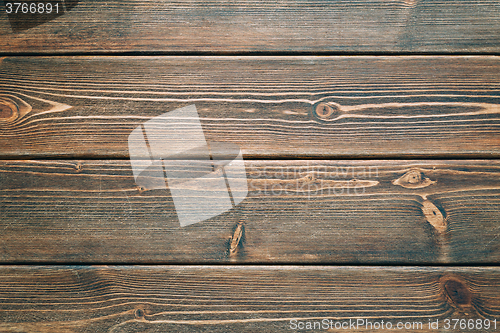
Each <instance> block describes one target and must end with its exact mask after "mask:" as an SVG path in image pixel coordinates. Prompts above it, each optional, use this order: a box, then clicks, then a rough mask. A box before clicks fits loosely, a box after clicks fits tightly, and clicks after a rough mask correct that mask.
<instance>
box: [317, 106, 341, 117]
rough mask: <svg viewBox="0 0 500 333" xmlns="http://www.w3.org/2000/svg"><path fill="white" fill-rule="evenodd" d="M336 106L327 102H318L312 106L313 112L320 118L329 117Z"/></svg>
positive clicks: (335, 109)
mask: <svg viewBox="0 0 500 333" xmlns="http://www.w3.org/2000/svg"><path fill="white" fill-rule="evenodd" d="M336 111H338V110H337V108H336V107H334V106H332V105H330V104H327V103H319V104H318V105H316V107H315V108H314V114H315V115H316V116H317V117H318V118H320V119H323V120H325V119H331V118H332V116H333V114H334V113H336Z"/></svg>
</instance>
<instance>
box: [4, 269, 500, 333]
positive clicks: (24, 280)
mask: <svg viewBox="0 0 500 333" xmlns="http://www.w3.org/2000/svg"><path fill="white" fill-rule="evenodd" d="M498 274H499V272H498V268H464V267H461V268H458V267H455V268H452V267H449V268H445V267H441V268H418V267H399V268H398V267H384V268H380V267H343V266H338V267H331V266H330V267H328V266H316V267H300V266H286V267H280V266H240V267H238V266H155V267H144V266H135V267H123V266H121V267H120V266H91V267H86V266H77V267H74V266H73V267H66V266H59V267H51V266H44V267H37V268H36V269H33V268H31V269H29V268H26V267H11V266H5V267H3V269H2V275H1V276H0V283H1V285H2V288H1V291H0V297H1V298H2V300H3V301H2V303H1V304H0V308H1V309H2V311H0V317H1V318H2V323H0V330H1V331H3V332H52V331H53V329H54V328H57V330H58V331H59V332H172V331H174V332H192V331H199V332H255V331H258V332H281V331H283V332H285V331H290V330H292V329H294V327H295V329H294V330H295V331H296V330H297V327H299V325H302V327H305V325H307V324H306V323H308V322H309V323H310V325H314V322H320V323H321V322H323V321H324V320H325V319H326V320H327V325H328V326H329V325H333V326H329V327H330V328H331V327H333V330H335V325H336V323H337V322H339V323H340V324H342V323H344V322H348V323H349V320H351V324H349V327H350V329H348V330H346V331H351V332H373V331H374V329H373V327H377V325H378V327H379V329H380V327H381V326H380V325H382V322H384V325H385V326H384V328H386V327H388V326H387V325H389V324H390V325H393V326H392V327H393V329H396V327H397V325H398V324H399V323H401V324H399V325H407V326H406V329H403V330H402V331H411V332H434V331H438V330H436V329H429V322H432V323H436V322H437V324H438V325H439V327H440V330H441V331H448V330H446V329H444V328H445V327H446V325H447V320H449V321H450V322H449V324H450V325H451V327H453V325H456V323H454V322H453V321H452V320H453V319H457V318H459V319H462V320H463V322H462V323H461V324H462V325H463V324H464V322H465V323H466V324H467V323H469V325H470V322H471V321H472V322H473V323H474V325H477V321H478V320H479V321H480V323H481V325H482V327H484V326H485V325H484V324H485V323H486V324H489V327H490V329H489V330H483V332H486V331H496V330H498V325H499V323H498V321H497V322H494V320H495V319H494V318H498V316H500V302H499V296H500V285H499V282H498ZM485 320H489V321H485ZM330 321H331V322H332V324H330ZM301 323H302V324H301ZM311 323H312V324H311ZM353 323H355V324H356V326H355V328H352V327H351V325H352V324H353ZM368 323H370V324H368ZM322 325H324V322H323V323H322ZM369 325H372V326H369ZM408 325H409V326H408ZM494 325H497V328H496V330H495V329H494ZM344 326H345V325H344ZM459 326H460V323H459V324H458V326H457V327H459ZM322 327H323V326H322ZM408 327H409V328H408ZM323 329H324V327H323ZM449 330H450V331H460V329H458V330H457V329H455V330H453V329H449ZM382 331H390V330H388V329H385V330H382Z"/></svg>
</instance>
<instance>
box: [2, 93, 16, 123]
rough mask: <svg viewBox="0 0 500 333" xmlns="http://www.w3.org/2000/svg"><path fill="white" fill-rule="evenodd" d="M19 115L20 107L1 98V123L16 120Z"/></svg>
mask: <svg viewBox="0 0 500 333" xmlns="http://www.w3.org/2000/svg"><path fill="white" fill-rule="evenodd" d="M18 114H19V107H18V106H17V104H16V103H15V102H14V101H12V100H8V99H5V98H0V121H2V120H3V121H10V120H14V119H16V118H17V115H18Z"/></svg>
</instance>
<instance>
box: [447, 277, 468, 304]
mask: <svg viewBox="0 0 500 333" xmlns="http://www.w3.org/2000/svg"><path fill="white" fill-rule="evenodd" d="M441 284H442V288H443V291H444V294H445V296H446V298H447V300H448V302H449V303H450V304H451V305H452V306H453V307H467V306H470V305H471V303H472V293H471V292H470V290H469V288H468V287H467V285H466V284H465V282H463V281H462V280H460V279H458V278H456V277H449V276H448V277H444V278H442V281H441Z"/></svg>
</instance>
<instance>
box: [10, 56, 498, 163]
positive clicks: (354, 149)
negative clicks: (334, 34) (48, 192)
mask: <svg viewBox="0 0 500 333" xmlns="http://www.w3.org/2000/svg"><path fill="white" fill-rule="evenodd" d="M499 84H500V58H499V57H485V56H481V57H429V56H418V57H417V56H415V57H413V56H412V57H364V56H363V57H47V58H43V57H42V58H39V57H15V58H6V59H4V60H3V61H2V63H1V64H0V85H1V86H0V116H1V119H0V128H1V131H0V155H1V157H3V158H15V157H18V156H30V157H32V158H34V157H35V158H36V157H58V156H59V157H65V158H67V157H72V158H108V157H114V158H128V147H127V139H128V136H129V134H130V133H131V131H132V130H133V129H134V128H136V127H137V126H138V125H140V124H141V123H143V122H145V121H147V120H149V119H151V118H153V117H155V116H159V115H161V114H163V113H165V112H168V111H172V110H175V109H177V108H179V107H183V106H187V105H191V104H195V105H196V107H197V109H198V113H199V114H200V117H201V123H202V127H203V130H204V132H205V137H206V139H207V140H209V141H222V142H232V143H235V144H237V145H239V146H240V147H241V149H242V152H243V154H244V156H245V158H249V157H254V158H259V157H269V158H274V157H278V158H289V157H317V158H325V157H328V158H330V157H334V158H342V157H353V156H354V157H363V158H366V157H379V158H380V157H382V158H392V157H398V158H401V157H402V156H403V157H404V156H412V157H415V156H417V157H421V156H441V157H446V158H449V157H455V156H466V157H469V158H471V157H481V158H484V157H499V156H500V154H499V152H500V126H499V125H500V120H499V117H498V115H499V113H500V107H499V104H498V103H499V95H498V93H499V89H498V87H499ZM321 103H323V104H321ZM321 105H327V106H328V108H330V109H331V112H326V113H325V111H324V110H323V109H322V108H321ZM318 112H319V113H318ZM158 135H163V134H162V132H160V131H159V133H158Z"/></svg>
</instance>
